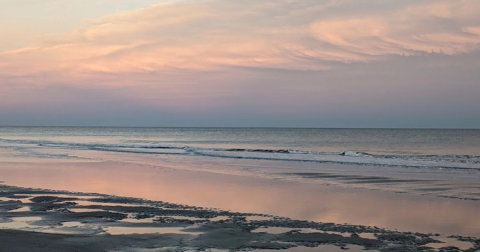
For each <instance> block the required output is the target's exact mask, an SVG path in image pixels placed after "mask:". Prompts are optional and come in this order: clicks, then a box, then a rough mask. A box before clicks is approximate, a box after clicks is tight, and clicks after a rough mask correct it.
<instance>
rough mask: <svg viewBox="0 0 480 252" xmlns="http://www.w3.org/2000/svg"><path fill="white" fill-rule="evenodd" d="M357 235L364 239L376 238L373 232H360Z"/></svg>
mask: <svg viewBox="0 0 480 252" xmlns="http://www.w3.org/2000/svg"><path fill="white" fill-rule="evenodd" d="M358 236H360V237H361V238H364V239H374V240H376V239H377V237H375V234H373V233H360V234H358Z"/></svg>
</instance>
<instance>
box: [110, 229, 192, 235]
mask: <svg viewBox="0 0 480 252" xmlns="http://www.w3.org/2000/svg"><path fill="white" fill-rule="evenodd" d="M184 229H185V228H184V227H105V228H104V230H105V232H107V233H108V234H111V235H124V234H156V233H158V234H192V233H189V232H185V231H183V230H184Z"/></svg>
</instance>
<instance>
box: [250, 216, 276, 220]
mask: <svg viewBox="0 0 480 252" xmlns="http://www.w3.org/2000/svg"><path fill="white" fill-rule="evenodd" d="M271 219H272V217H267V216H247V217H246V220H247V221H265V220H271Z"/></svg>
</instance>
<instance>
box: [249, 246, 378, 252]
mask: <svg viewBox="0 0 480 252" xmlns="http://www.w3.org/2000/svg"><path fill="white" fill-rule="evenodd" d="M345 248H347V249H346V250H345V249H342V248H340V247H338V246H334V245H321V246H318V247H313V248H311V247H294V248H289V249H282V250H273V249H261V250H255V251H258V252H279V251H285V252H318V251H322V252H344V251H349V252H365V251H366V252H377V250H365V249H364V248H363V247H361V246H357V245H347V246H345Z"/></svg>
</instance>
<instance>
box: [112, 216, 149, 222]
mask: <svg viewBox="0 0 480 252" xmlns="http://www.w3.org/2000/svg"><path fill="white" fill-rule="evenodd" d="M154 219H155V217H152V218H145V219H136V218H131V217H130V218H125V219H122V220H120V221H118V222H128V223H153V220H154Z"/></svg>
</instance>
